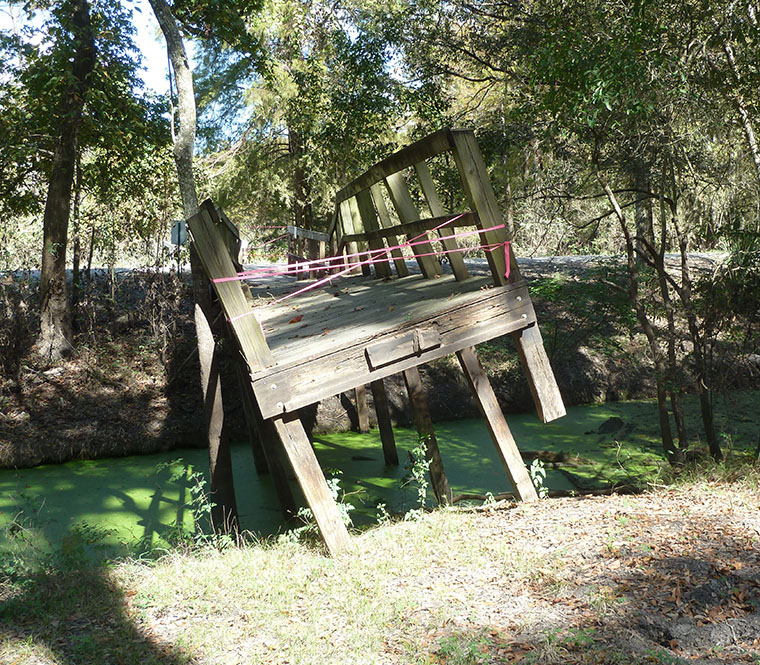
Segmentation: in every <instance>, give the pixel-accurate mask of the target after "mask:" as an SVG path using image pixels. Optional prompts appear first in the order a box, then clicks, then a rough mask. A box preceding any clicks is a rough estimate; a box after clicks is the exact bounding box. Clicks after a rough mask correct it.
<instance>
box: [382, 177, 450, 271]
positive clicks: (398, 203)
mask: <svg viewBox="0 0 760 665" xmlns="http://www.w3.org/2000/svg"><path fill="white" fill-rule="evenodd" d="M385 183H386V185H387V186H388V192H389V194H390V196H391V202H392V203H393V207H394V208H396V212H397V213H398V216H399V219H400V220H401V221H402V222H416V221H418V220H419V218H420V214H419V211H418V210H417V206H415V205H414V201H412V197H411V195H410V194H409V188H408V187H407V186H406V182H405V181H404V176H403V174H402V173H393V174H391V175H389V176H388V177H387V178H386V179H385ZM423 238H426V236H423ZM423 238H418V239H417V240H415V243H419V244H415V245H413V246H412V251H413V252H414V255H415V257H416V259H417V263H418V264H419V266H420V270H421V271H422V274H423V275H424V276H425V277H427V278H428V279H432V278H434V277H436V276H437V275H440V274H441V273H442V270H441V263H440V261H438V259H437V258H436V257H435V256H432V254H433V251H434V250H433V246H432V245H431V244H430V242H425V241H424V240H423ZM410 240H411V238H410Z"/></svg>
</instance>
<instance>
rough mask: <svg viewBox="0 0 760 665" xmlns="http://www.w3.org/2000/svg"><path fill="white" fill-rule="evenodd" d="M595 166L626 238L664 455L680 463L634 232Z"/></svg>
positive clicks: (630, 284) (663, 366) (631, 286)
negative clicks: (652, 372) (644, 298)
mask: <svg viewBox="0 0 760 665" xmlns="http://www.w3.org/2000/svg"><path fill="white" fill-rule="evenodd" d="M594 166H595V171H596V177H597V180H598V181H599V184H601V186H602V188H603V189H604V193H605V194H606V195H607V199H608V200H609V202H610V204H611V205H612V208H613V210H614V212H615V216H616V217H617V220H618V222H619V224H620V229H621V231H622V232H623V237H624V238H625V249H626V256H627V258H628V295H629V297H630V299H631V304H632V305H633V308H634V311H635V312H636V318H638V320H639V324H640V325H641V329H642V330H643V332H644V334H645V335H646V338H647V341H648V342H649V348H650V351H651V353H652V362H653V363H654V369H655V382H656V385H657V415H658V419H659V421H660V435H661V438H662V447H663V449H664V450H665V455H666V457H667V459H668V461H669V462H670V463H671V464H672V465H674V466H675V465H679V464H682V463H683V452H682V451H681V450H680V449H679V448H677V447H676V445H675V443H674V442H673V431H672V429H671V427H670V418H669V416H668V391H667V385H666V381H667V378H668V368H667V365H666V363H665V359H664V357H663V354H662V351H661V349H660V348H659V345H658V342H657V336H656V333H655V330H654V326H653V325H652V322H651V321H650V320H649V317H648V316H647V312H646V308H645V306H644V303H643V302H642V299H641V295H640V293H639V268H638V263H637V260H636V247H635V238H633V237H631V232H630V231H629V229H628V224H627V222H626V219H625V215H623V211H622V209H621V207H620V205H619V203H618V201H617V197H616V196H615V194H614V192H613V191H612V188H611V187H610V186H609V184H608V183H607V181H606V180H605V179H604V176H603V175H602V174H601V172H600V171H599V169H598V168H597V167H596V164H595V165H594Z"/></svg>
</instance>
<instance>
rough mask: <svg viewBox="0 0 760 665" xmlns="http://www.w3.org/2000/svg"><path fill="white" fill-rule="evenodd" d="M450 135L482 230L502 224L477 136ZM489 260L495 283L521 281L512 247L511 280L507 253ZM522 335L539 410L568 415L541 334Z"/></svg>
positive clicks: (503, 233) (521, 349) (549, 416)
mask: <svg viewBox="0 0 760 665" xmlns="http://www.w3.org/2000/svg"><path fill="white" fill-rule="evenodd" d="M451 134H452V142H453V145H454V158H455V159H456V162H457V166H458V167H459V175H460V177H461V179H462V185H463V186H464V189H465V194H466V195H467V197H468V199H469V200H470V205H471V206H472V207H473V208H474V210H475V211H476V212H477V213H478V217H479V218H480V221H481V223H482V224H483V226H482V227H481V228H488V227H490V226H493V225H497V224H501V223H503V217H502V214H501V211H500V210H499V206H498V203H497V201H496V195H495V194H494V191H493V188H492V187H491V182H490V180H489V178H488V171H487V169H486V166H485V163H484V162H483V157H482V155H481V153H480V148H479V147H478V142H477V141H476V139H475V135H474V134H473V133H472V132H471V131H469V130H468V131H464V130H462V131H452V132H451ZM484 235H485V238H486V242H487V243H488V244H491V245H493V244H497V243H501V242H504V241H506V240H510V239H511V238H510V235H509V232H508V230H507V229H498V230H496V231H491V232H487V233H484ZM486 257H487V258H488V264H489V266H490V268H491V273H492V274H493V277H494V282H495V283H496V284H505V283H507V282H512V281H517V280H519V279H520V271H519V269H518V268H517V263H516V262H515V261H514V254H513V252H512V248H511V246H510V248H509V257H510V261H511V270H510V276H509V278H507V277H506V276H505V272H506V260H505V256H504V252H502V251H494V252H486ZM523 333H524V334H523ZM523 333H521V334H519V335H513V339H514V340H515V345H516V346H517V352H518V355H519V358H520V362H521V364H522V367H523V371H524V372H525V374H526V376H527V378H528V385H529V386H530V390H531V394H532V396H533V401H534V402H535V405H536V410H537V411H538V413H539V415H540V417H541V418H542V419H543V420H544V421H545V422H546V421H548V420H553V419H555V418H559V417H560V416H563V415H564V414H565V407H564V405H563V403H562V396H561V395H560V393H559V388H558V387H557V381H556V379H555V378H554V373H553V372H552V370H551V366H550V364H549V359H548V357H547V356H546V351H545V349H544V345H543V340H542V339H541V333H540V331H539V330H538V327H537V326H536V327H534V328H533V329H532V330H531V331H530V332H527V333H526V332H525V331H523Z"/></svg>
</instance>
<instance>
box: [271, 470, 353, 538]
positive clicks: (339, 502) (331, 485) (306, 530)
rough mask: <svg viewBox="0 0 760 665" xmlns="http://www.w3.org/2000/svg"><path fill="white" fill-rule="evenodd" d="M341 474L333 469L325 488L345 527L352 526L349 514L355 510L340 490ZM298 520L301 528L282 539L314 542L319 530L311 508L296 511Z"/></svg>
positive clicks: (293, 530)
mask: <svg viewBox="0 0 760 665" xmlns="http://www.w3.org/2000/svg"><path fill="white" fill-rule="evenodd" d="M341 475H342V472H341V471H340V470H338V469H333V471H332V474H331V477H329V478H327V479H326V480H327V488H328V489H329V490H330V496H332V499H333V501H335V505H336V506H337V507H338V513H339V514H340V517H341V519H342V520H343V524H345V525H346V526H347V527H351V526H353V521H352V520H351V512H353V511H354V510H355V507H354V506H353V504H351V503H349V502H348V500H347V494H346V493H345V492H344V491H343V490H342V489H341V486H340V476H341ZM298 519H300V520H301V522H302V523H303V525H302V526H300V527H297V528H295V529H292V530H291V531H289V532H288V533H287V534H286V535H285V536H284V537H283V538H284V539H285V540H291V541H294V542H295V541H299V540H304V541H308V540H314V539H316V538H317V537H318V535H319V528H318V527H317V522H316V520H315V519H314V513H313V512H312V511H311V508H306V507H303V506H302V507H301V508H299V509H298Z"/></svg>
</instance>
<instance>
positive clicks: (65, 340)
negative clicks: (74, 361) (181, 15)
mask: <svg viewBox="0 0 760 665" xmlns="http://www.w3.org/2000/svg"><path fill="white" fill-rule="evenodd" d="M64 8H65V9H67V10H68V11H69V12H70V15H71V26H72V30H73V32H74V33H75V34H74V37H75V39H74V42H75V43H76V45H77V46H76V50H75V51H74V60H73V65H72V70H71V73H72V77H71V83H70V84H69V86H68V88H67V89H66V92H65V93H64V96H63V98H62V100H61V118H62V121H61V125H60V127H59V134H58V142H57V144H56V147H55V152H54V154H53V164H52V169H51V172H50V182H49V183H48V192H47V200H46V201H45V215H44V218H43V246H42V273H41V276H40V301H41V303H40V336H39V340H38V345H37V347H38V350H39V353H40V354H41V355H42V356H43V357H45V358H47V359H48V360H49V361H53V360H59V359H60V358H62V357H63V356H64V355H66V354H68V353H69V351H70V350H71V349H72V346H71V332H72V324H71V311H70V309H69V303H68V297H67V293H66V244H67V241H68V231H69V216H70V213H71V185H72V182H73V180H74V165H75V163H76V156H77V139H78V137H79V129H80V127H81V125H82V111H83V109H84V103H85V97H86V95H87V88H88V86H89V78H90V74H91V73H92V70H93V69H94V67H95V58H96V51H95V38H94V36H93V32H92V25H91V23H90V5H89V3H88V2H87V0H70V1H69V2H66V3H65V4H64Z"/></svg>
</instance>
